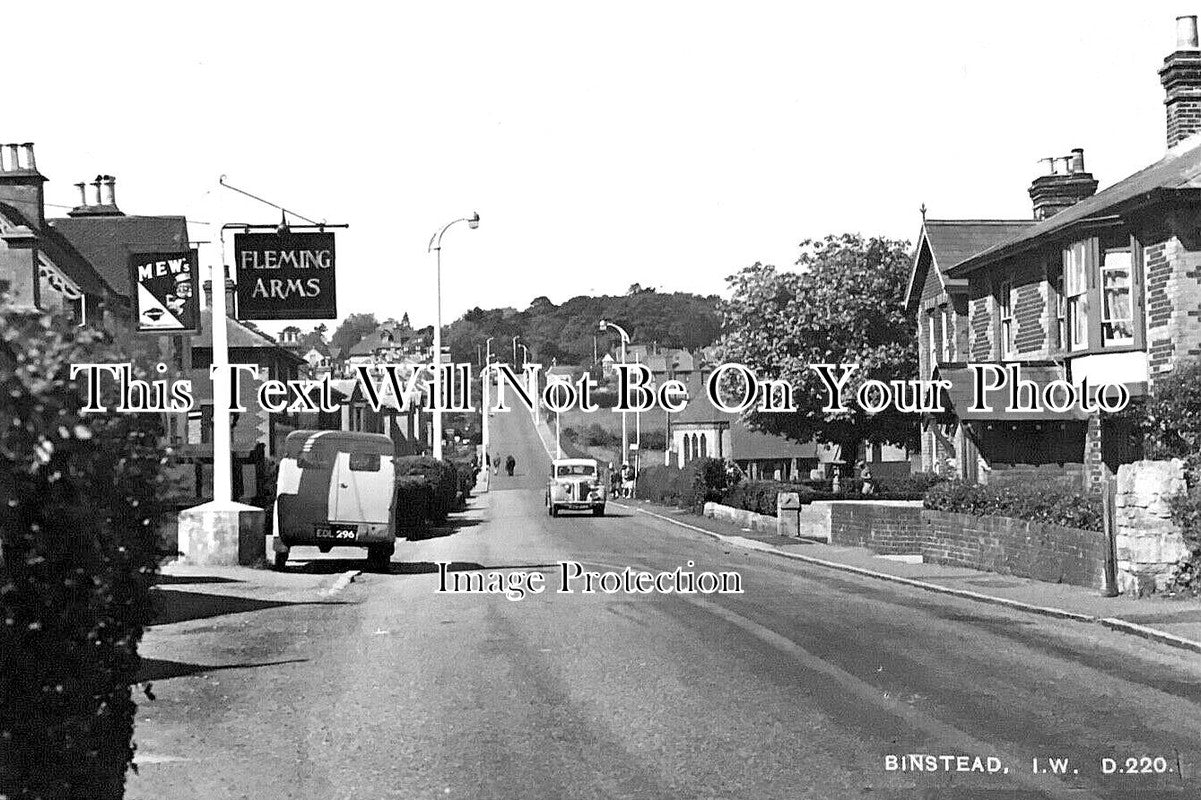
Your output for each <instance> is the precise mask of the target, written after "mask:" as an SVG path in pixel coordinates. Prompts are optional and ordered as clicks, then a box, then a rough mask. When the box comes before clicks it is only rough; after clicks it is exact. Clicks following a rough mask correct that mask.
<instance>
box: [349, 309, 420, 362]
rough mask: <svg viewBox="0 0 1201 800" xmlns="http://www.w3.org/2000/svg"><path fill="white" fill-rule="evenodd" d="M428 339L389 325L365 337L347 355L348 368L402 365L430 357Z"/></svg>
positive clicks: (416, 333)
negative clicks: (427, 351)
mask: <svg viewBox="0 0 1201 800" xmlns="http://www.w3.org/2000/svg"><path fill="white" fill-rule="evenodd" d="M429 345H430V340H429V338H428V337H425V336H423V335H422V334H420V333H418V332H416V331H414V330H413V329H412V328H407V327H405V326H403V325H400V324H397V323H395V322H391V321H390V322H386V323H384V324H383V325H380V326H379V327H378V328H376V329H375V330H374V331H372V332H371V333H369V334H367V335H366V336H364V337H363V338H362V339H361V340H359V342H358V343H356V344H355V345H354V346H353V347H351V348H350V350H349V351H347V353H346V359H345V363H346V366H347V367H348V368H349V369H351V370H353V369H354V368H355V367H357V366H362V365H371V364H401V363H410V362H412V361H415V360H421V359H424V358H426V357H427V356H428V353H426V352H425V351H426V350H428V348H429Z"/></svg>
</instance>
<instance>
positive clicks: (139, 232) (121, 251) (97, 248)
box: [48, 175, 189, 368]
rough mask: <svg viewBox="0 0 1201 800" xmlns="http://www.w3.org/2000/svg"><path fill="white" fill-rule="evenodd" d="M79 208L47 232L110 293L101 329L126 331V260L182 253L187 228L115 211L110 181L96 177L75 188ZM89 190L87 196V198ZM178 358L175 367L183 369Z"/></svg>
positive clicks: (175, 219) (180, 222)
mask: <svg viewBox="0 0 1201 800" xmlns="http://www.w3.org/2000/svg"><path fill="white" fill-rule="evenodd" d="M75 188H76V189H78V190H79V205H78V206H76V207H75V208H72V209H71V210H70V211H68V212H67V216H66V217H62V218H56V219H51V220H48V223H49V228H50V230H51V231H53V232H54V233H55V234H57V235H58V236H59V237H61V239H62V240H64V241H66V242H68V243H69V244H70V246H71V247H72V248H73V249H74V250H75V251H76V252H78V253H80V254H82V256H83V257H84V258H85V259H87V261H88V263H89V264H91V265H92V267H93V268H94V269H95V270H96V272H97V273H98V274H99V275H100V277H101V278H102V279H103V281H104V283H105V284H106V285H107V286H109V287H110V288H111V289H112V292H113V295H114V297H113V298H112V299H110V301H109V303H108V307H109V309H110V311H109V313H108V314H107V318H108V322H107V324H106V328H108V329H109V330H112V329H113V328H114V327H116V326H117V325H120V326H122V327H125V328H131V327H133V325H132V320H130V314H131V313H132V312H131V309H132V299H131V296H132V292H133V288H134V287H133V286H132V285H131V283H130V276H129V257H130V256H131V255H133V254H136V253H186V252H188V250H189V242H188V222H187V219H186V218H184V217H183V216H179V215H164V216H142V215H127V214H125V213H124V212H122V211H121V209H120V208H119V207H118V206H117V198H116V178H114V177H113V176H112V175H98V176H96V179H95V180H94V181H92V182H91V183H85V182H81V183H77V184H75ZM89 189H90V190H91V191H90V192H89ZM161 338H162V341H163V350H164V353H166V352H167V351H168V350H170V349H172V348H171V345H170V344H169V342H170V340H171V339H172V337H161ZM180 355H181V354H180V353H175V360H176V363H177V364H178V365H179V366H181V367H185V368H186V365H185V364H184V363H183V360H182V359H181V358H179V356H180Z"/></svg>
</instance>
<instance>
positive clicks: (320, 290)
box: [234, 231, 338, 319]
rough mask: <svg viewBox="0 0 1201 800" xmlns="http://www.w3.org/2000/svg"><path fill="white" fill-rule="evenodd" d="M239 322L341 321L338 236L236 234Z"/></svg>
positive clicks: (280, 233)
mask: <svg viewBox="0 0 1201 800" xmlns="http://www.w3.org/2000/svg"><path fill="white" fill-rule="evenodd" d="M234 252H235V259H236V262H235V263H236V265H237V269H238V290H237V291H238V318H239V319H336V318H337V316H338V304H337V297H336V292H335V284H334V235H333V234H332V233H325V232H321V233H309V232H303V233H296V232H292V231H284V232H271V233H239V234H235V235H234Z"/></svg>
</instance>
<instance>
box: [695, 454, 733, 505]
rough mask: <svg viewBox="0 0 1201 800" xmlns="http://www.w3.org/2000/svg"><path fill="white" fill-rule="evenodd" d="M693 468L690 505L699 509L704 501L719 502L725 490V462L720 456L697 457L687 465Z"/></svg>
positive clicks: (726, 480)
mask: <svg viewBox="0 0 1201 800" xmlns="http://www.w3.org/2000/svg"><path fill="white" fill-rule="evenodd" d="M688 468H689V469H691V470H693V478H692V492H693V497H692V498H691V502H690V503H689V505H690V507H691V508H693V509H694V510H696V511H700V510H701V509H703V508H704V507H705V503H720V502H721V496H722V494H723V493H724V492H725V490H726V485H727V482H728V479H727V477H726V462H724V461H722V460H721V459H720V458H698V459H697V460H695V461H693V462H692V463H691V464H689V465H688Z"/></svg>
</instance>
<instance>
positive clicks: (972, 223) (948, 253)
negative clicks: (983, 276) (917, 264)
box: [926, 219, 1035, 274]
mask: <svg viewBox="0 0 1201 800" xmlns="http://www.w3.org/2000/svg"><path fill="white" fill-rule="evenodd" d="M1034 224H1035V223H1034V220H1032V219H1021V220H1008V219H965V220H949V219H928V220H926V241H928V242H929V243H930V252H931V253H933V255H934V263H936V264H937V265H938V268H939V270H941V271H942V272H943V273H944V274H945V273H946V272H947V270H949V269H951V268H952V267H954V266H956V265H958V264H960V263H962V262H964V261H966V260H967V259H969V258H971V257H972V256H974V255H976V254H977V253H982V252H984V251H985V250H987V249H989V248H990V247H992V246H993V245H996V244H999V243H1000V242H1004V241H1006V240H1008V239H1011V238H1013V237H1014V236H1017V235H1018V234H1020V233H1022V232H1024V231H1026V230H1027V229H1029V228H1030V227H1031V226H1033V225H1034Z"/></svg>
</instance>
